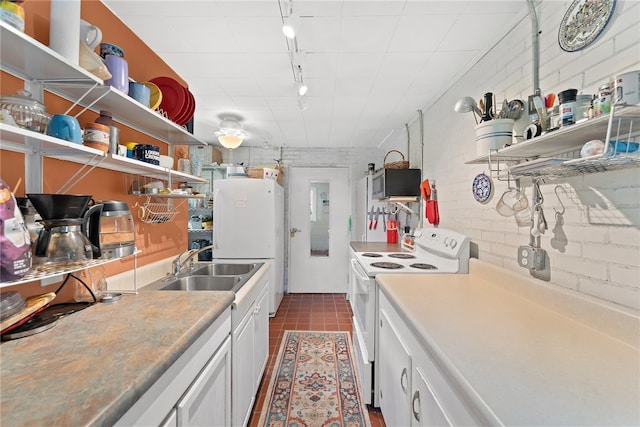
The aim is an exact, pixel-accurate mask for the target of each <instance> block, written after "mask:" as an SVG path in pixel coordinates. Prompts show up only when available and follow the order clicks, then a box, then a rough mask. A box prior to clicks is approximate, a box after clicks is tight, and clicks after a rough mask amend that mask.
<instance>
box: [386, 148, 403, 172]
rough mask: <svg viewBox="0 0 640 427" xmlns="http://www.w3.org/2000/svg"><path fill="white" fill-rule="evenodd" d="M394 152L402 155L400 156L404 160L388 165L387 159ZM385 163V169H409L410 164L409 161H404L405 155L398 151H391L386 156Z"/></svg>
mask: <svg viewBox="0 0 640 427" xmlns="http://www.w3.org/2000/svg"><path fill="white" fill-rule="evenodd" d="M393 152H395V153H398V154H400V155H401V156H402V160H400V161H397V162H391V163H387V157H388V156H389V154H391V153H393ZM383 163H384V168H385V169H409V162H408V161H406V160H405V159H404V154H402V153H401V152H400V151H398V150H391V151H389V152H388V153H387V154H386V155H385V156H384V160H383Z"/></svg>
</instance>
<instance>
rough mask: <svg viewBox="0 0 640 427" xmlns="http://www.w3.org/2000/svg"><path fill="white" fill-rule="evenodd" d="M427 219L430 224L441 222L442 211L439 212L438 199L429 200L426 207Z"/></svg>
mask: <svg viewBox="0 0 640 427" xmlns="http://www.w3.org/2000/svg"><path fill="white" fill-rule="evenodd" d="M425 210H426V215H427V221H429V224H433V225H438V224H439V223H440V213H439V212H438V201H437V200H428V201H427V207H426V209H425Z"/></svg>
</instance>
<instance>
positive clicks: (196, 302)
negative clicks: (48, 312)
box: [0, 291, 234, 427]
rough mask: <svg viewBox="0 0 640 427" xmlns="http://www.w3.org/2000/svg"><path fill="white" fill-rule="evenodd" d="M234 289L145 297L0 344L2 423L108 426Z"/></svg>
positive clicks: (101, 306) (125, 297) (132, 297)
mask: <svg viewBox="0 0 640 427" xmlns="http://www.w3.org/2000/svg"><path fill="white" fill-rule="evenodd" d="M233 299H234V294H233V293H232V292H206V291H200V292H180V291H176V292H142V293H140V294H138V295H123V297H122V299H121V300H120V301H118V302H116V303H111V304H96V305H93V306H91V307H89V308H87V309H85V310H83V311H80V312H77V313H74V314H71V315H69V316H67V317H65V318H62V319H59V320H58V323H57V325H56V326H54V327H53V328H52V329H49V330H48V331H45V332H42V333H40V334H37V335H33V336H31V337H26V338H22V339H18V340H14V341H6V342H3V343H2V344H1V345H0V400H1V404H0V417H1V418H0V425H2V426H12V427H14V426H53V425H58V426H62V425H65V426H80V425H112V424H113V423H114V422H115V421H117V420H118V419H119V418H120V417H121V416H122V415H123V414H124V413H125V412H126V411H127V410H128V409H129V407H130V406H131V405H132V404H133V402H135V401H136V400H137V399H138V398H139V397H140V396H141V395H142V394H143V393H144V392H145V391H146V390H147V389H148V388H149V387H150V386H151V385H152V384H153V383H154V382H155V381H156V380H157V379H158V378H159V377H160V376H161V375H162V374H163V373H164V372H165V371H166V369H167V368H168V367H169V366H171V364H172V363H173V362H174V361H175V360H176V359H177V358H178V357H179V356H180V355H181V354H182V353H183V352H184V351H185V350H186V349H187V348H188V347H189V346H190V345H191V344H192V343H193V342H194V341H195V340H196V338H198V336H199V335H200V334H201V333H202V332H203V331H204V330H205V329H206V328H207V327H208V326H209V325H211V323H213V322H214V321H215V319H216V318H218V316H219V315H220V314H221V313H222V312H224V310H225V309H226V308H227V307H229V306H230V305H231V303H232V302H233Z"/></svg>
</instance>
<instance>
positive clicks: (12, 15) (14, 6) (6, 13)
mask: <svg viewBox="0 0 640 427" xmlns="http://www.w3.org/2000/svg"><path fill="white" fill-rule="evenodd" d="M0 20H2V21H4V22H6V23H7V24H9V25H11V26H12V27H14V28H16V29H17V30H18V31H22V32H23V33H24V8H23V7H22V2H15V1H9V0H2V1H1V2H0Z"/></svg>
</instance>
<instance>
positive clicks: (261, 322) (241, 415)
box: [231, 268, 269, 426]
mask: <svg viewBox="0 0 640 427" xmlns="http://www.w3.org/2000/svg"><path fill="white" fill-rule="evenodd" d="M245 286H248V285H245ZM268 291H269V269H268V268H267V269H266V270H265V272H264V274H263V275H262V277H261V279H259V281H258V283H257V284H256V285H254V286H253V288H252V289H251V290H249V292H248V294H247V296H246V297H244V300H245V301H242V302H238V303H237V305H236V308H235V309H234V311H233V312H232V316H233V320H232V325H233V326H232V328H233V329H232V332H231V338H232V347H231V350H232V351H231V354H232V364H231V367H232V385H231V390H232V397H231V402H232V417H231V425H233V426H244V425H247V423H248V421H249V416H250V415H251V410H252V408H253V404H254V402H255V398H256V393H257V392H258V386H259V385H260V380H261V378H262V374H263V372H264V368H265V366H266V362H267V357H268V353H269V300H268V295H269V292H268Z"/></svg>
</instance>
